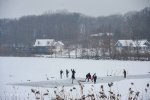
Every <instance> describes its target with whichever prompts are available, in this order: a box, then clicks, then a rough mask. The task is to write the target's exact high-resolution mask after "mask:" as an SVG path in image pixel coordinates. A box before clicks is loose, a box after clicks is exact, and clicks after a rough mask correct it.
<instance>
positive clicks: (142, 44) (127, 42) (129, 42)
mask: <svg viewBox="0 0 150 100" xmlns="http://www.w3.org/2000/svg"><path fill="white" fill-rule="evenodd" d="M145 43H149V42H148V41H147V40H138V41H133V40H118V41H117V43H116V44H115V45H117V44H121V46H122V47H128V46H132V47H137V46H139V47H147V45H146V44H145Z"/></svg>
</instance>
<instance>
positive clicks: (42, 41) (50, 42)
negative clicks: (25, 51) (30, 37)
mask: <svg viewBox="0 0 150 100" xmlns="http://www.w3.org/2000/svg"><path fill="white" fill-rule="evenodd" d="M54 43H55V40H54V39H36V41H35V44H34V46H53V45H54Z"/></svg>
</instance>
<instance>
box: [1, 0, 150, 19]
mask: <svg viewBox="0 0 150 100" xmlns="http://www.w3.org/2000/svg"><path fill="white" fill-rule="evenodd" d="M148 6H149V7H150V0H0V18H18V17H21V16H24V15H40V14H42V13H44V12H47V11H57V10H68V11H69V12H79V13H83V14H85V15H89V16H95V17H96V16H107V15H110V14H119V13H121V14H124V13H126V12H128V11H139V10H141V9H143V8H144V7H148Z"/></svg>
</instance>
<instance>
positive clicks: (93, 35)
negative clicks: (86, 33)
mask: <svg viewBox="0 0 150 100" xmlns="http://www.w3.org/2000/svg"><path fill="white" fill-rule="evenodd" d="M102 35H104V33H98V34H91V35H90V36H92V37H97V36H102Z"/></svg>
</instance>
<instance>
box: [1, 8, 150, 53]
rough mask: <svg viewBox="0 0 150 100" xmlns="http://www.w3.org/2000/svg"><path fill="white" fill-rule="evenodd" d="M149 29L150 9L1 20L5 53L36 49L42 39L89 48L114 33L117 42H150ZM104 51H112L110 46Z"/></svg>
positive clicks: (49, 14) (2, 46)
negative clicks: (11, 49)
mask: <svg viewBox="0 0 150 100" xmlns="http://www.w3.org/2000/svg"><path fill="white" fill-rule="evenodd" d="M149 27H150V8H149V7H146V8H144V9H143V10H141V11H138V12H137V11H133V12H128V13H126V14H124V15H121V14H117V15H110V16H99V17H91V16H86V15H83V14H80V13H70V12H67V11H63V12H55V13H45V14H42V15H38V16H37V15H30V16H23V17H21V18H19V19H0V48H1V52H2V51H3V48H4V47H7V48H8V47H27V48H28V47H32V46H33V44H34V42H35V40H36V39H41V38H43V39H44V38H49V39H55V40H58V41H62V42H64V43H65V45H66V46H70V45H72V44H75V45H76V44H82V46H83V47H88V44H89V39H90V37H89V36H90V35H91V34H96V33H113V34H114V35H113V37H112V39H113V40H114V41H117V40H118V39H132V40H139V39H147V40H150V28H149ZM103 38H107V37H105V36H103ZM105 40H108V39H105ZM105 42H108V41H105ZM95 46H96V44H95ZM104 47H108V48H109V45H107V46H106V45H104Z"/></svg>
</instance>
